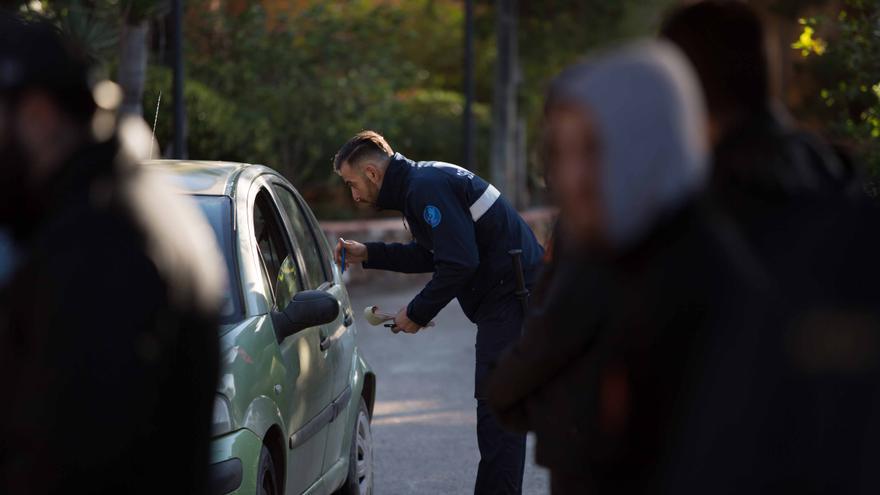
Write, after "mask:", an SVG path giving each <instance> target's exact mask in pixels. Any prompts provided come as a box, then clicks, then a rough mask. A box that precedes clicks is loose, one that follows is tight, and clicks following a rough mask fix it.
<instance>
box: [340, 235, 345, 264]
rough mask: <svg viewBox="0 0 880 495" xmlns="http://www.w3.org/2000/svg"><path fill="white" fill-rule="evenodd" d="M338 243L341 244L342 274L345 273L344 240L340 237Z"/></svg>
mask: <svg viewBox="0 0 880 495" xmlns="http://www.w3.org/2000/svg"><path fill="white" fill-rule="evenodd" d="M339 242H340V243H342V273H345V239H343V238H342V237H340V238H339Z"/></svg>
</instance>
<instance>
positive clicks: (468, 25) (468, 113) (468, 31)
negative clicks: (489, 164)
mask: <svg viewBox="0 0 880 495" xmlns="http://www.w3.org/2000/svg"><path fill="white" fill-rule="evenodd" d="M475 86H476V85H475V82H474V2H473V0H465V2H464V115H463V118H464V122H463V131H464V136H463V140H462V155H463V156H462V159H463V160H464V163H463V165H464V167H465V168H467V169H469V170H474V167H476V163H477V158H476V148H475V147H474V107H473V105H474V93H475V92H476V90H475Z"/></svg>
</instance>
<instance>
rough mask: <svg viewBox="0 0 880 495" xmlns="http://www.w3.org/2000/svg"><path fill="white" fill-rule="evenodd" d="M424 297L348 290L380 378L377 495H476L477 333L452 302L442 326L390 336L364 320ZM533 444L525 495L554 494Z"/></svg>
mask: <svg viewBox="0 0 880 495" xmlns="http://www.w3.org/2000/svg"><path fill="white" fill-rule="evenodd" d="M418 290H419V286H417V285H416V286H413V287H412V288H404V289H401V288H395V289H387V288H384V287H381V286H378V287H377V286H373V285H363V286H357V287H353V288H351V289H350V295H351V298H352V304H353V306H354V310H355V313H356V314H357V328H358V331H359V333H358V343H359V345H360V348H361V351H362V352H363V354H364V356H365V357H366V359H367V360H368V361H369V363H370V364H371V365H372V367H373V369H374V370H375V372H376V377H377V380H376V381H377V392H376V399H377V400H376V406H375V410H374V414H373V442H374V449H375V454H374V462H375V466H374V475H375V484H374V488H375V490H374V491H375V493H376V494H377V495H389V494H390V495H398V494H400V495H405V494H435V493H436V494H471V493H473V487H474V480H475V479H476V473H477V464H478V462H479V451H478V449H477V437H476V427H477V422H476V400H475V399H474V398H473V382H474V339H475V335H476V327H475V326H474V325H473V324H472V323H471V322H470V321H468V319H467V318H466V317H465V316H464V313H462V311H461V308H460V307H459V305H458V302H456V301H453V302H452V303H450V304H449V306H447V307H446V309H444V310H443V311H442V312H441V313H440V314H439V315H438V316H437V318H436V319H435V322H436V324H437V326H436V327H433V328H426V329H423V330H422V331H421V332H419V333H418V334H416V335H407V334H403V333H400V334H396V335H395V334H392V333H391V331H390V330H389V329H387V328H385V327H381V326H380V327H372V326H370V325H369V324H368V323H367V322H366V320H364V318H363V313H362V312H363V309H364V308H365V307H366V306H372V305H376V306H379V308H381V309H382V310H383V311H384V312H388V313H392V314H393V313H396V312H397V311H398V310H399V309H400V308H402V307H404V306H405V305H406V304H407V303H408V302H409V301H410V298H411V297H412V296H413V295H414V294H415V293H416V292H417V291H418ZM532 440H533V439H532V438H529V451H528V453H527V455H526V471H525V479H524V482H523V493H525V494H545V493H549V489H548V486H549V485H548V483H549V477H548V474H547V471H546V470H545V469H543V468H540V467H538V466H535V464H534V452H533V441H532Z"/></svg>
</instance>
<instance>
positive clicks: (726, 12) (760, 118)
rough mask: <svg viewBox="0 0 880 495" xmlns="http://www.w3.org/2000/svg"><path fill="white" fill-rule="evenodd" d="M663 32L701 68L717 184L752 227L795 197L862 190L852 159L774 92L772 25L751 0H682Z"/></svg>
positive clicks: (724, 198) (740, 217)
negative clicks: (804, 124) (769, 46)
mask: <svg viewBox="0 0 880 495" xmlns="http://www.w3.org/2000/svg"><path fill="white" fill-rule="evenodd" d="M661 37H663V38H665V39H668V40H670V41H672V42H673V43H675V44H676V45H677V46H678V47H679V48H680V49H681V50H682V51H683V52H684V53H685V54H686V55H687V57H688V59H689V60H690V61H691V63H692V64H693V66H694V68H695V69H696V71H697V75H698V76H699V78H700V83H701V86H702V89H703V93H704V95H705V98H706V105H707V109H708V112H709V134H710V138H711V140H712V146H713V148H714V149H713V155H714V157H713V166H712V186H713V189H715V194H716V195H717V196H718V197H719V199H720V200H722V201H723V202H724V204H725V205H727V208H728V210H729V212H730V213H731V214H732V215H734V216H735V217H736V218H737V219H738V220H739V221H740V223H741V224H742V225H744V226H746V228H747V229H748V230H750V231H752V230H757V231H758V232H760V228H758V224H759V223H760V219H761V216H762V214H763V213H764V212H765V211H766V210H767V209H768V208H773V207H775V206H777V205H779V204H781V203H785V202H787V201H789V200H791V199H798V198H802V197H816V196H827V195H841V194H849V193H855V192H857V191H858V181H857V174H856V173H855V171H854V170H853V169H852V164H851V161H850V160H848V159H844V157H843V156H842V155H838V154H837V153H836V152H835V151H834V149H832V148H831V147H830V146H828V145H827V144H826V143H824V142H823V141H822V140H821V139H819V138H818V137H816V136H814V135H812V134H810V133H808V132H805V131H803V130H799V129H797V128H796V127H795V125H794V124H793V122H792V121H791V118H790V117H789V116H788V115H787V113H786V111H785V109H784V108H783V107H782V105H781V103H780V102H779V101H777V100H775V99H774V98H772V97H771V94H770V88H769V76H768V64H767V55H766V48H765V43H766V41H765V36H764V27H763V25H762V23H761V20H760V19H759V17H758V16H757V14H756V13H755V12H754V11H753V10H752V9H751V8H750V7H749V6H747V5H746V4H745V3H743V2H738V1H729V0H728V1H723V0H709V1H702V2H697V3H695V4H692V5H688V6H684V7H679V8H677V9H675V10H673V11H672V12H671V13H670V14H669V15H668V16H667V18H666V19H665V21H664V23H663V25H662V27H661ZM755 235H760V234H758V233H755Z"/></svg>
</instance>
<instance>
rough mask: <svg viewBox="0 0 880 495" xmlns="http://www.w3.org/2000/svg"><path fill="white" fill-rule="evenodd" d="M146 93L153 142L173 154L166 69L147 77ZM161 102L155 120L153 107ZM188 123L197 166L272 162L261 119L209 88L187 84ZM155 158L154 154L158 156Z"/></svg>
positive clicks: (155, 70) (192, 82)
mask: <svg viewBox="0 0 880 495" xmlns="http://www.w3.org/2000/svg"><path fill="white" fill-rule="evenodd" d="M147 74H148V75H147V81H146V85H145V90H144V102H143V103H144V118H145V119H146V120H147V122H148V123H149V124H150V125H151V126H152V125H153V124H154V122H155V124H156V139H157V141H158V142H159V145H160V147H161V149H162V151H163V153H162V154H163V155H167V151H168V150H170V149H171V145H172V139H173V134H172V133H173V129H174V95H173V91H172V74H171V71H170V70H168V69H167V68H166V67H162V66H152V67H150V68H149V70H148V71H147ZM160 93H161V102H160V104H159V108H158V119H156V104H157V101H159V95H160ZM183 96H184V100H185V105H186V117H187V119H186V120H187V147H188V152H189V157H190V158H192V159H198V160H228V161H241V162H250V161H254V160H256V159H266V158H271V147H270V146H269V134H270V133H269V124H268V122H267V121H266V119H265V118H262V117H260V116H259V115H252V114H250V115H249V114H248V113H247V112H243V111H241V109H240V108H239V107H238V105H236V104H235V103H234V102H232V101H229V100H228V99H226V98H224V97H223V96H222V95H220V94H218V93H217V92H216V91H214V90H212V89H211V88H210V87H208V86H207V85H205V84H203V83H201V82H199V81H196V80H193V79H188V80H187V81H186V84H185V86H184V92H183ZM157 155H158V153H157Z"/></svg>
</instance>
